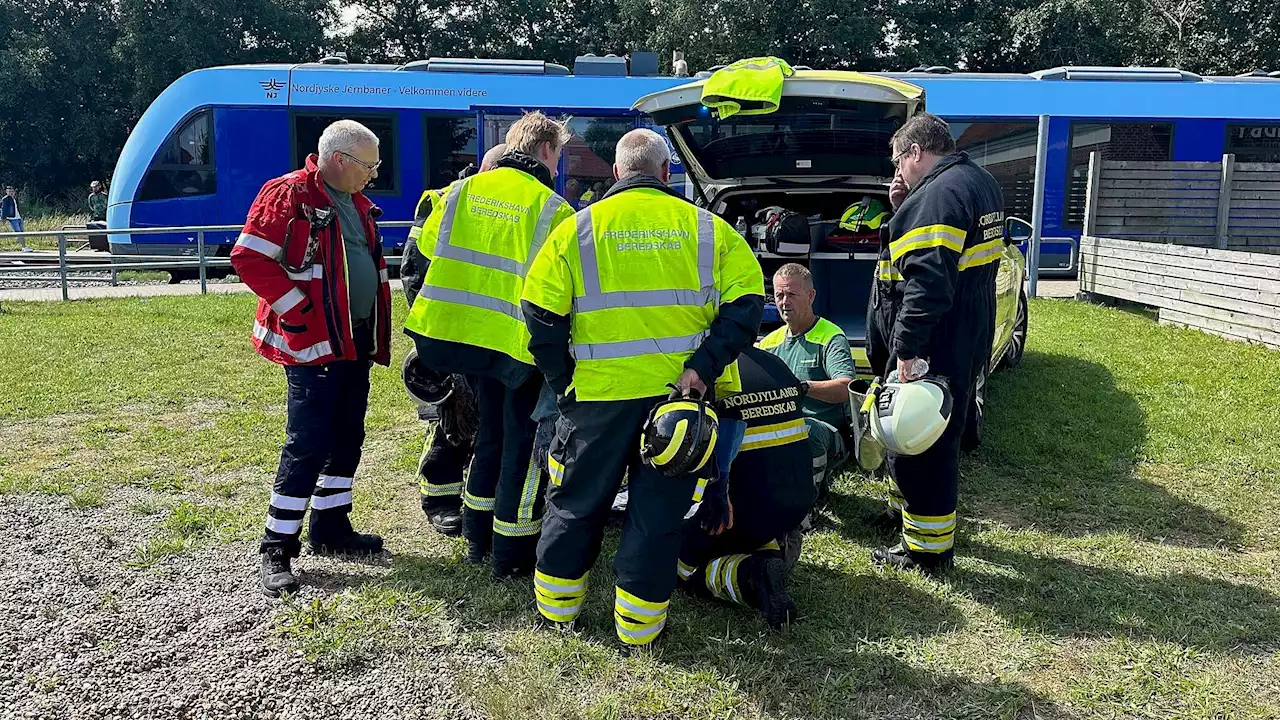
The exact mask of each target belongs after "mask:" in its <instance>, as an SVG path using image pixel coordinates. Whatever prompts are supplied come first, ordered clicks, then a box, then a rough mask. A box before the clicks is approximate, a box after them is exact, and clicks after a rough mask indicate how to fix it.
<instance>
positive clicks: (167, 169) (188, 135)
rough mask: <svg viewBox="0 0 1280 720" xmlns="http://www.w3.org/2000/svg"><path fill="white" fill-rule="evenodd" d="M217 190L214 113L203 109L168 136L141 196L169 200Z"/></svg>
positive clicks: (158, 153)
mask: <svg viewBox="0 0 1280 720" xmlns="http://www.w3.org/2000/svg"><path fill="white" fill-rule="evenodd" d="M217 191H218V178H217V169H216V167H215V164H214V155H213V114H212V113H211V112H210V111H208V110H203V111H201V112H198V113H196V114H195V115H193V116H191V118H190V119H188V120H187V121H186V122H185V123H183V124H182V125H181V126H180V127H179V128H178V129H177V130H176V131H174V132H173V133H172V134H171V135H170V136H169V137H168V138H166V139H165V141H164V144H163V145H161V146H160V149H159V150H158V151H157V152H156V156H155V158H154V159H153V160H152V161H151V167H150V168H148V169H147V177H146V179H145V180H144V181H143V183H142V189H141V191H140V192H139V193H138V199H139V200H167V199H169V198H178V197H190V196H193V195H212V194H214V193H216V192H217Z"/></svg>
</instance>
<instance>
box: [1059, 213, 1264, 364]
mask: <svg viewBox="0 0 1280 720" xmlns="http://www.w3.org/2000/svg"><path fill="white" fill-rule="evenodd" d="M1080 289H1081V291H1083V292H1085V293H1088V294H1091V295H1101V296H1105V297H1112V298H1119V299H1122V300H1127V301H1130V302H1134V303H1139V304H1142V305H1146V306H1149V307H1154V308H1159V315H1160V322H1162V323H1166V324H1173V325H1181V326H1184V327H1192V328H1197V329H1199V330H1204V331H1205V332H1210V333H1213V334H1215V335H1221V336H1223V337H1227V338H1231V339H1234V340H1247V341H1251V342H1259V343H1262V344H1264V345H1268V346H1270V347H1273V348H1280V255H1272V254H1266V253H1250V252H1241V251H1238V250H1218V249H1216V248H1201V247H1188V246H1183V245H1172V244H1168V243H1154V242H1141V241H1133V240H1118V239H1115V238H1104V237H1092V236H1085V237H1083V238H1081V240H1080Z"/></svg>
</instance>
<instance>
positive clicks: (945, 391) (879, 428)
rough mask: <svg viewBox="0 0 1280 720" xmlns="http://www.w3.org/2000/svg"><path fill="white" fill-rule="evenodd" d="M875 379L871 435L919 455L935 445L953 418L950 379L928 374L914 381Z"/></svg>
mask: <svg viewBox="0 0 1280 720" xmlns="http://www.w3.org/2000/svg"><path fill="white" fill-rule="evenodd" d="M877 385H879V378H877V379H876V381H875V382H873V383H872V391H871V392H870V393H868V395H870V396H871V397H874V399H875V402H874V404H870V403H868V405H869V407H867V406H864V407H867V423H868V424H869V425H870V426H871V437H873V438H875V440H876V442H878V443H880V444H881V445H883V446H884V448H885V450H888V451H889V452H891V453H893V454H895V455H919V454H920V453H922V452H924V451H925V450H928V449H929V448H931V447H933V444H934V443H935V442H937V441H938V438H940V437H942V433H944V432H946V430H947V425H948V424H949V423H950V422H951V410H952V408H951V390H950V388H948V387H947V381H946V380H944V379H942V378H939V377H935V376H925V377H923V378H921V379H919V380H915V381H913V382H907V383H902V382H888V383H885V384H883V385H879V387H877Z"/></svg>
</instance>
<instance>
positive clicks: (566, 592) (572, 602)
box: [533, 570, 587, 622]
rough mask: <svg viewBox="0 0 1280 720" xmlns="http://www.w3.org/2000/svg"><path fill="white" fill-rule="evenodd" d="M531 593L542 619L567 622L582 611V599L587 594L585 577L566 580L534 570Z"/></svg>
mask: <svg viewBox="0 0 1280 720" xmlns="http://www.w3.org/2000/svg"><path fill="white" fill-rule="evenodd" d="M533 593H534V596H535V597H536V598H537V600H538V612H539V613H542V616H543V617H545V618H547V619H548V620H551V621H553V622H569V621H571V620H573V619H574V618H575V617H577V616H578V613H579V612H581V611H582V603H583V598H584V596H585V595H586V594H587V576H586V575H583V576H582V577H581V578H579V579H577V580H568V579H565V578H558V577H555V576H553V575H547V574H546V573H544V572H542V571H541V570H536V571H534V573H533Z"/></svg>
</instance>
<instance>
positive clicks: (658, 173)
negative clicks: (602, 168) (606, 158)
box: [613, 128, 671, 183]
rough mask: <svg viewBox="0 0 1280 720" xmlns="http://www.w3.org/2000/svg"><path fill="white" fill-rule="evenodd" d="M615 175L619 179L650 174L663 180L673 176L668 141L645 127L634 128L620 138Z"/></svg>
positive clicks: (665, 180) (614, 169)
mask: <svg viewBox="0 0 1280 720" xmlns="http://www.w3.org/2000/svg"><path fill="white" fill-rule="evenodd" d="M615 158H616V160H615V161H614V163H613V176H614V177H615V178H617V179H619V180H623V179H625V178H628V177H631V176H632V175H649V176H652V177H655V178H657V179H659V180H661V181H662V182H664V183H665V182H667V181H668V180H669V179H670V178H671V152H670V151H669V150H667V141H666V140H663V139H662V136H661V135H659V134H658V133H656V132H654V131H652V130H648V129H645V128H639V129H636V130H632V131H631V132H629V133H627V134H626V135H623V136H622V137H621V138H620V139H619V140H618V147H617V150H616V154H615Z"/></svg>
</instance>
